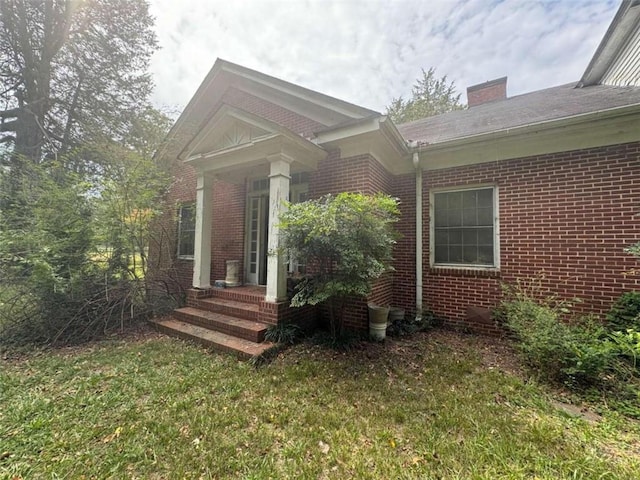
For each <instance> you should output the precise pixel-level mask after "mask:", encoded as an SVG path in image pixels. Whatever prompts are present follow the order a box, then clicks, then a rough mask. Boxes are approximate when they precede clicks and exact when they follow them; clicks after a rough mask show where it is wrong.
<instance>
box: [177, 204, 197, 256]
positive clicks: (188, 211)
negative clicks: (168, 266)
mask: <svg viewBox="0 0 640 480" xmlns="http://www.w3.org/2000/svg"><path fill="white" fill-rule="evenodd" d="M195 243H196V206H195V204H194V203H183V204H182V205H180V206H179V207H178V258H186V259H191V258H193V252H194V250H195Z"/></svg>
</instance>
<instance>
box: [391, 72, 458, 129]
mask: <svg viewBox="0 0 640 480" xmlns="http://www.w3.org/2000/svg"><path fill="white" fill-rule="evenodd" d="M462 109H464V105H463V104H461V103H460V94H459V93H458V94H456V87H455V85H454V82H451V83H447V76H446V75H445V76H443V77H442V78H436V71H435V69H434V68H433V67H431V68H430V69H429V70H428V71H426V72H425V70H424V69H422V78H419V79H418V80H417V81H416V83H415V84H414V85H413V88H412V89H411V98H410V99H409V100H404V99H403V98H402V97H398V98H394V99H392V100H391V104H390V105H389V106H388V107H387V111H386V114H387V115H389V116H390V117H391V119H392V120H393V121H394V122H395V123H398V124H400V123H406V122H411V121H414V120H419V119H421V118H426V117H431V116H433V115H440V114H441V113H447V112H451V111H453V110H462Z"/></svg>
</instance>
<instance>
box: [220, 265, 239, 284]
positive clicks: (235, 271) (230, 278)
mask: <svg viewBox="0 0 640 480" xmlns="http://www.w3.org/2000/svg"><path fill="white" fill-rule="evenodd" d="M224 283H225V284H226V286H227V287H238V286H239V285H240V260H227V278H225V279H224Z"/></svg>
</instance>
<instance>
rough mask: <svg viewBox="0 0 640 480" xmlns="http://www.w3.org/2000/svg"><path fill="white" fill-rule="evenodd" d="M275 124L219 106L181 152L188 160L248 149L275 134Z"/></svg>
mask: <svg viewBox="0 0 640 480" xmlns="http://www.w3.org/2000/svg"><path fill="white" fill-rule="evenodd" d="M279 130H280V129H279V128H278V126H277V125H275V124H273V123H272V122H269V121H267V120H264V119H262V118H260V117H257V116H255V115H252V114H250V113H248V112H244V111H242V110H240V109H237V108H234V107H230V106H227V105H224V106H222V107H221V108H220V109H219V110H218V112H216V114H215V115H214V116H213V117H212V118H211V119H210V120H209V122H207V124H206V125H205V127H204V128H203V129H202V130H201V131H200V133H199V134H198V135H196V136H195V138H194V139H193V141H192V142H190V144H189V145H188V146H187V148H186V149H185V151H184V152H183V156H184V157H185V158H186V157H191V156H194V155H201V154H213V153H216V152H222V151H225V150H228V149H232V148H236V147H243V146H249V145H251V144H252V143H254V142H256V141H259V140H261V139H265V138H268V137H269V136H271V135H274V134H277V133H279Z"/></svg>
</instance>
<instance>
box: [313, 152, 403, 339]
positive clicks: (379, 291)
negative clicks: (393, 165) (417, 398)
mask: <svg viewBox="0 0 640 480" xmlns="http://www.w3.org/2000/svg"><path fill="white" fill-rule="evenodd" d="M392 186H393V175H391V174H390V173H389V172H387V171H386V170H385V168H384V167H383V166H382V165H381V164H380V162H378V161H377V160H376V159H375V158H373V157H372V156H371V155H369V154H364V155H358V156H354V157H348V158H341V157H340V152H338V151H334V152H331V153H330V154H329V156H328V157H327V158H326V159H325V160H323V161H322V162H320V164H319V165H318V170H317V172H314V174H313V175H312V178H311V181H310V183H309V196H310V197H311V198H317V197H320V196H322V195H326V194H328V193H340V192H360V193H364V194H367V195H372V194H374V193H377V192H384V193H389V194H390V193H391V190H392ZM367 301H368V302H372V303H376V304H379V305H390V304H392V303H393V276H392V275H385V276H383V277H382V278H381V279H379V280H378V281H377V282H376V284H375V285H374V287H373V290H372V292H371V294H370V295H369V297H368V298H367V300H366V301H364V300H354V302H352V303H351V304H349V305H348V306H347V308H346V312H345V326H346V327H347V328H352V329H360V330H363V329H367V328H368V316H367V315H368V314H367V306H366V303H367ZM325 313H326V312H325Z"/></svg>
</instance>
